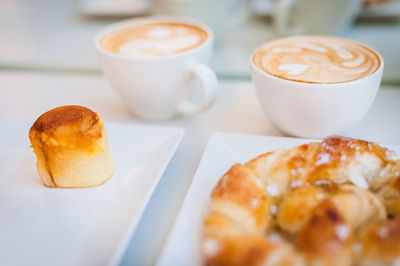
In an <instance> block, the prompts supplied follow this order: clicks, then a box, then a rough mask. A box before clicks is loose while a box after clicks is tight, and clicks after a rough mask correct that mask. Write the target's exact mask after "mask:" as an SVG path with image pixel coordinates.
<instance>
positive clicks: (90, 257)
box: [0, 119, 183, 265]
mask: <svg viewBox="0 0 400 266" xmlns="http://www.w3.org/2000/svg"><path fill="white" fill-rule="evenodd" d="M0 125H1V127H0V128H1V132H0V265H115V264H117V263H118V262H119V260H120V258H121V256H122V255H123V252H124V250H125V248H126V245H127V243H128V241H129V239H130V237H131V235H132V233H133V231H134V229H135V227H136V225H137V223H138V222H139V219H140V217H141V215H142V213H143V211H144V209H145V207H146V205H147V203H148V201H149V199H150V197H151V194H152V193H153V191H154V189H155V187H156V185H157V184H158V182H159V180H160V178H161V176H162V174H163V172H164V170H165V168H166V166H167V165H168V162H169V161H170V159H171V157H172V156H173V154H174V153H175V150H176V148H177V146H178V144H179V142H180V140H181V138H182V136H183V129H181V128H172V127H171V128H169V127H155V126H137V125H131V124H112V123H110V124H106V131H107V133H108V138H109V142H110V145H111V150H112V153H113V156H114V159H115V172H114V175H113V176H112V177H111V179H110V180H108V181H107V182H106V183H105V184H104V185H102V186H99V187H95V188H84V189H61V188H48V187H45V186H44V185H43V184H42V181H41V179H40V177H39V175H38V173H37V170H36V157H35V155H34V153H33V151H32V149H31V148H29V140H28V131H29V126H30V125H31V124H29V126H28V123H21V122H20V121H13V120H11V119H7V120H5V119H1V120H0Z"/></svg>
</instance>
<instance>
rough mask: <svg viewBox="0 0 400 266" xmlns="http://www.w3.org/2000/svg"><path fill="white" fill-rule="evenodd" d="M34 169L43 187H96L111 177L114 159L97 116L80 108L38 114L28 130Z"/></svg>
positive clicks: (72, 107)
mask: <svg viewBox="0 0 400 266" xmlns="http://www.w3.org/2000/svg"><path fill="white" fill-rule="evenodd" d="M29 138H30V141H31V146H32V148H33V151H34V152H35V154H36V157H37V169H38V172H39V175H40V176H41V177H42V180H43V182H44V184H45V185H46V186H49V187H66V188H82V187H93V186H98V185H101V184H103V183H104V182H106V181H107V180H108V179H109V178H110V177H111V176H112V174H113V171H114V160H113V157H112V154H111V150H110V147H109V144H108V139H107V134H106V131H105V128H104V124H103V122H102V121H101V119H100V117H99V116H98V115H97V114H96V113H95V112H93V111H91V110H89V109H88V108H86V107H82V106H75V105H73V106H62V107H58V108H55V109H52V110H50V111H48V112H46V113H44V114H42V115H41V116H40V117H39V118H38V119H37V120H36V122H35V123H34V124H33V126H32V127H31V129H30V131H29Z"/></svg>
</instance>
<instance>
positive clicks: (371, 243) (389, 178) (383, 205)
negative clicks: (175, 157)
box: [203, 136, 400, 266]
mask: <svg viewBox="0 0 400 266" xmlns="http://www.w3.org/2000/svg"><path fill="white" fill-rule="evenodd" d="M388 214H389V216H388ZM392 216H394V217H398V218H397V220H395V221H391V220H388V219H390V217H392ZM399 219H400V159H399V158H398V157H397V155H396V154H395V153H394V152H393V151H390V150H388V149H386V148H384V147H381V146H379V145H378V144H377V143H373V142H368V141H363V140H357V139H351V138H346V137H340V136H332V137H329V138H326V139H325V140H323V141H321V142H312V143H308V144H304V145H300V146H296V147H293V148H291V149H279V150H275V151H271V152H268V153H265V154H263V155H260V156H258V157H257V158H255V159H253V160H250V161H249V162H247V163H245V164H235V165H234V166H232V168H231V169H230V170H229V171H228V172H226V173H225V174H224V175H223V176H222V177H221V179H220V180H219V182H218V183H217V185H216V186H215V187H214V190H213V191H212V193H211V201H210V204H209V211H208V214H207V215H206V218H205V220H204V240H203V252H204V258H205V263H206V264H207V265H226V266H228V265H298V266H303V265H321V266H331V265H332V266H334V265H344V266H347V265H348V266H350V265H392V263H393V262H395V261H397V260H398V259H400V249H399V247H400V237H399V232H400V223H399V221H400V220H399ZM370 226H372V227H370ZM365 228H369V229H367V230H365ZM363 231H364V233H363V236H362V237H361V235H362V234H360V232H363ZM273 235H275V236H279V238H280V240H279V241H278V242H277V239H276V237H270V236H273ZM360 241H361V243H360ZM360 245H361V248H360ZM287 247H289V249H288V248H287ZM360 254H361V255H360ZM367 254H368V256H367ZM288 258H293V259H294V258H296V259H294V260H293V261H290V262H288V261H287V259H288ZM399 261H400V260H399Z"/></svg>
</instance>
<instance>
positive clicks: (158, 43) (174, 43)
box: [118, 35, 200, 57]
mask: <svg viewBox="0 0 400 266" xmlns="http://www.w3.org/2000/svg"><path fill="white" fill-rule="evenodd" d="M199 41H200V38H199V36H197V35H187V36H182V37H173V38H168V39H162V40H159V38H158V37H156V38H152V37H149V39H138V40H132V41H129V42H127V43H125V44H124V45H122V46H121V47H120V48H119V50H118V51H119V53H120V54H122V55H129V56H140V57H152V56H156V55H172V54H176V53H177V52H178V51H180V50H183V49H185V48H188V47H191V46H194V45H196V44H197V43H199Z"/></svg>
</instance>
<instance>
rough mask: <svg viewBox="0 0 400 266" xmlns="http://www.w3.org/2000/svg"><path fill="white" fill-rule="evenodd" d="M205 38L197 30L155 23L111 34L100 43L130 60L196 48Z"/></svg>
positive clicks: (202, 32) (205, 35)
mask: <svg viewBox="0 0 400 266" xmlns="http://www.w3.org/2000/svg"><path fill="white" fill-rule="evenodd" d="M207 39H208V34H207V32H206V31H204V30H202V29H201V28H199V27H196V26H193V25H187V24H180V23H172V22H170V23H167V22H157V23H148V24H142V25H134V26H130V27H126V28H123V29H120V30H116V31H114V32H111V33H109V34H107V35H105V36H104V37H102V38H101V40H100V44H101V45H102V46H103V47H104V48H105V49H106V50H108V51H110V52H113V53H115V54H120V55H125V56H131V57H154V56H169V55H174V54H178V53H183V52H186V51H189V50H191V49H194V48H196V47H199V46H200V45H202V44H203V43H204V42H205V41H206V40H207Z"/></svg>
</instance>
